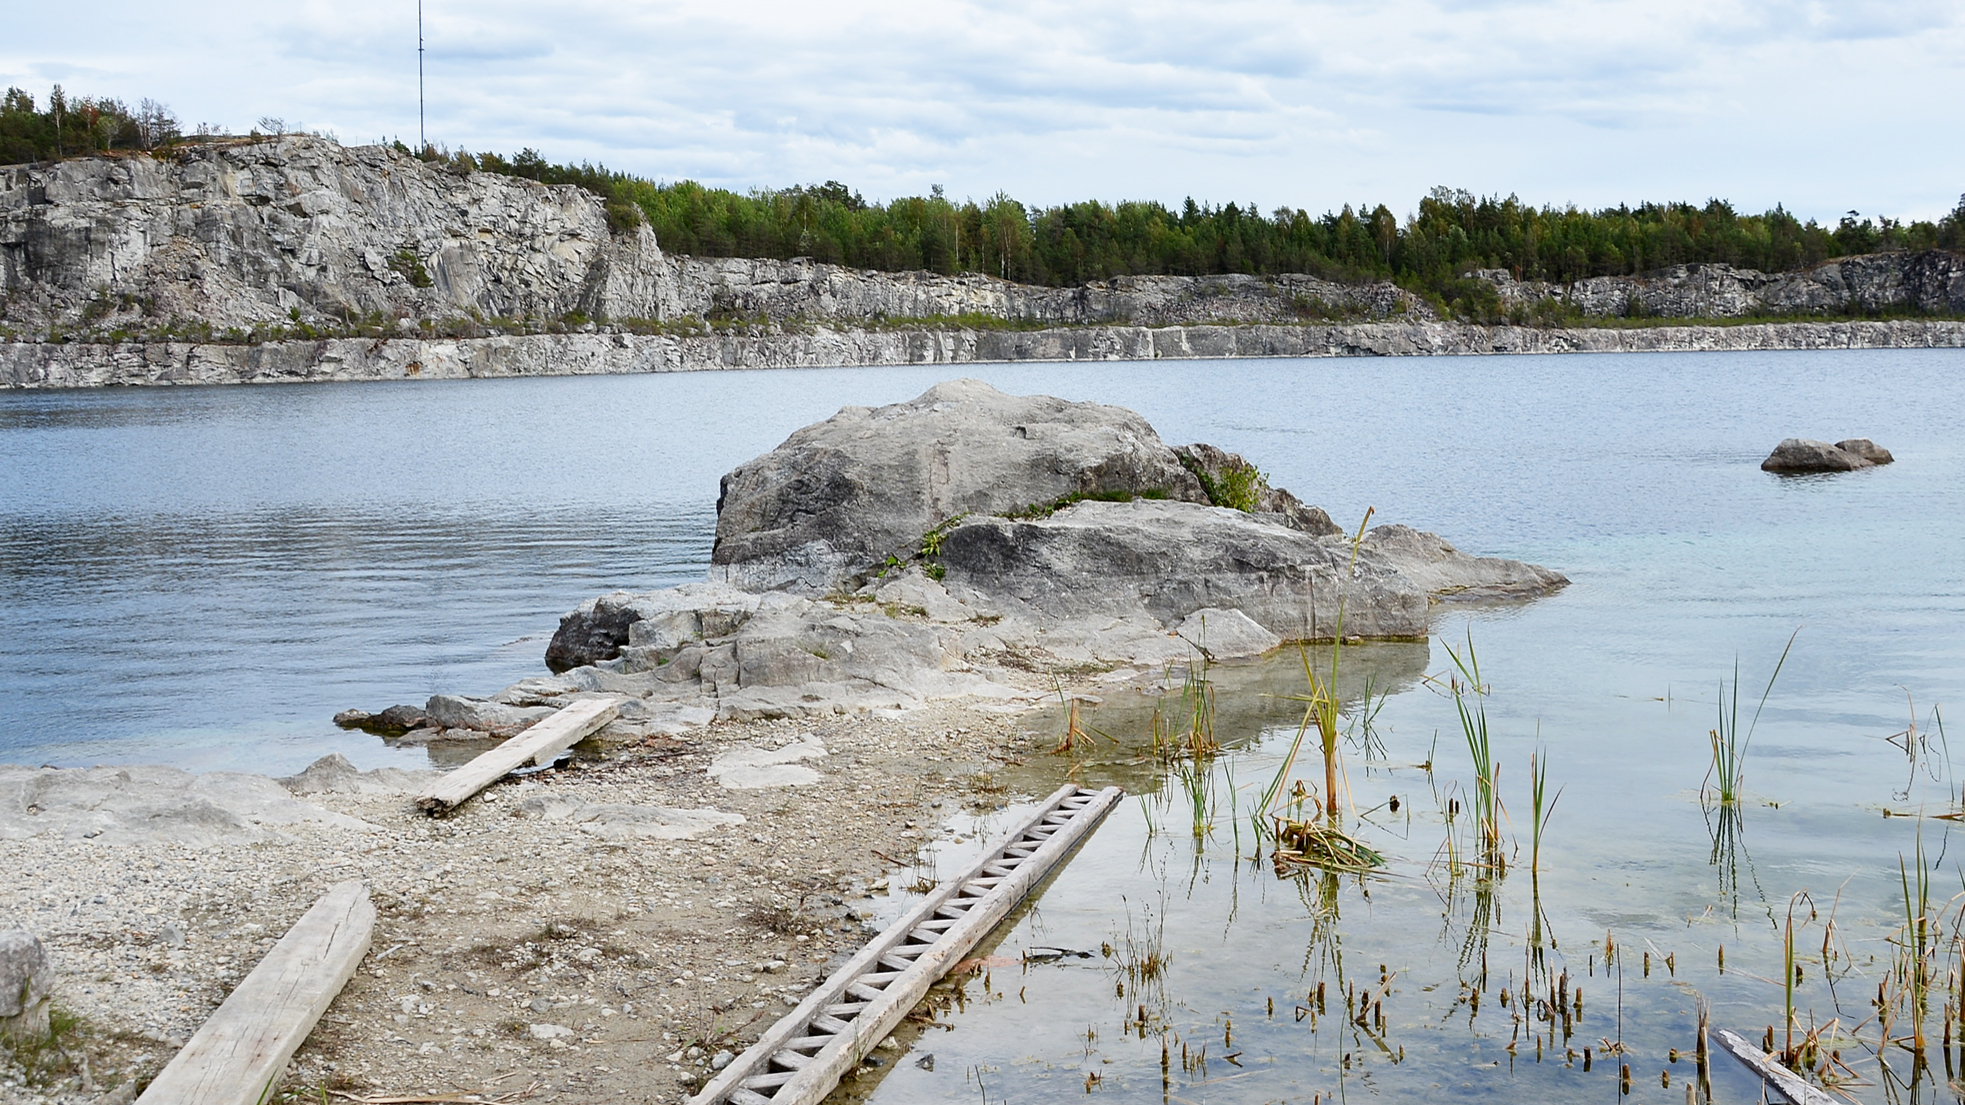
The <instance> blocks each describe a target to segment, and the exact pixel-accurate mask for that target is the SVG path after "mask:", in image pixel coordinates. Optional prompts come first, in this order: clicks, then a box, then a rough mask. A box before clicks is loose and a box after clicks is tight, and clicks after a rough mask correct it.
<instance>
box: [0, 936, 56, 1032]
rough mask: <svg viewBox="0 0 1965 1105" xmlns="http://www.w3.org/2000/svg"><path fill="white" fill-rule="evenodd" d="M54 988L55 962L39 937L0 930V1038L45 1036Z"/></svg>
mask: <svg viewBox="0 0 1965 1105" xmlns="http://www.w3.org/2000/svg"><path fill="white" fill-rule="evenodd" d="M54 992H55V966H54V963H53V962H52V961H51V960H49V958H48V951H47V949H46V948H44V947H42V946H41V940H40V938H39V937H37V936H35V935H34V934H33V933H31V932H28V931H27V930H26V929H4V930H0V1041H4V1042H6V1043H10V1044H22V1043H25V1044H33V1043H38V1042H40V1041H42V1040H45V1039H47V1038H48V1014H49V1012H50V1008H49V1007H50V1005H51V1004H52V1002H53V1000H54Z"/></svg>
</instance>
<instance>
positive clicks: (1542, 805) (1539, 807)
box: [1528, 749, 1562, 897]
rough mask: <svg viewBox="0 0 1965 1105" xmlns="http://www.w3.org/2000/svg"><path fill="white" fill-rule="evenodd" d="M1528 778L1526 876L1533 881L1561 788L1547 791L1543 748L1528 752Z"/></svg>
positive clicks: (1547, 777)
mask: <svg viewBox="0 0 1965 1105" xmlns="http://www.w3.org/2000/svg"><path fill="white" fill-rule="evenodd" d="M1528 779H1529V788H1530V789H1529V845H1528V877H1529V880H1530V881H1531V882H1532V881H1535V879H1536V878H1537V876H1538V875H1540V874H1541V870H1542V837H1543V834H1544V833H1546V832H1547V830H1548V827H1549V815H1550V814H1551V813H1554V812H1555V808H1556V801H1557V800H1558V799H1560V798H1561V797H1562V788H1561V787H1558V788H1556V792H1555V793H1554V794H1550V793H1549V755H1548V752H1547V750H1546V749H1545V750H1544V751H1543V752H1541V753H1540V754H1539V755H1538V754H1535V753H1530V755H1529V757H1528ZM1537 893H1538V897H1539V893H1540V892H1539V890H1538V892H1537Z"/></svg>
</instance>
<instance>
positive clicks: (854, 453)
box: [710, 380, 1208, 594]
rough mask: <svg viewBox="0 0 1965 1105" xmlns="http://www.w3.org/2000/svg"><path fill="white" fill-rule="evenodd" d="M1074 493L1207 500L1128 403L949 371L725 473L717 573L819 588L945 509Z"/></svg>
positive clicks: (750, 583)
mask: <svg viewBox="0 0 1965 1105" xmlns="http://www.w3.org/2000/svg"><path fill="white" fill-rule="evenodd" d="M1071 496H1113V497H1124V496H1151V497H1160V498H1167V499H1176V500H1181V501H1185V502H1192V503H1205V502H1207V501H1208V499H1207V495H1206V493H1205V492H1203V490H1202V489H1201V484H1200V481H1199V480H1197V479H1195V477H1194V475H1193V473H1191V472H1189V471H1188V470H1187V469H1186V468H1185V467H1184V466H1183V465H1182V464H1181V462H1180V459H1179V458H1178V457H1177V456H1175V455H1174V452H1173V450H1171V449H1169V448H1167V446H1166V445H1165V444H1164V443H1162V442H1161V440H1160V435H1159V434H1157V433H1155V432H1154V431H1153V427H1152V426H1151V425H1149V424H1148V423H1147V421H1146V420H1145V419H1144V418H1141V417H1140V416H1139V415H1137V414H1134V413H1133V412H1131V411H1128V410H1123V409H1121V408H1118V407H1109V406H1104V405H1101V404H1098V403H1073V402H1068V401H1066V400H1063V399H1054V398H1051V397H1049V396H1041V395H1040V396H1013V395H1005V394H1003V393H1002V392H1000V391H997V390H996V389H995V388H993V387H990V386H989V385H988V384H985V383H982V382H981V381H978V380H954V381H950V382H948V383H943V384H937V385H936V386H934V387H932V388H930V389H928V391H927V392H925V393H924V394H922V395H921V397H920V398H918V399H913V400H910V401H908V402H905V403H895V404H893V405H891V406H886V407H879V408H875V409H869V408H866V407H847V408H846V409H845V410H842V411H840V412H839V413H838V414H836V415H834V416H833V417H831V418H829V419H827V420H826V421H824V422H820V423H817V424H815V425H811V426H807V427H805V428H804V429H802V430H800V431H798V432H797V433H795V434H793V435H792V436H791V437H790V438H789V439H788V440H786V442H785V443H784V444H783V445H780V446H779V447H778V448H776V449H773V450H772V451H771V452H769V453H766V454H765V455H763V456H761V457H758V458H757V459H756V460H753V461H751V462H749V463H748V464H745V465H742V466H741V467H739V468H738V469H736V470H735V471H733V472H731V473H730V474H729V475H727V476H725V477H723V485H722V493H721V495H720V496H719V497H718V499H717V523H716V546H715V548H714V550H713V551H712V552H711V554H710V563H711V564H712V566H713V567H712V572H713V573H714V575H713V578H715V579H717V580H719V581H721V582H725V583H730V584H733V585H736V586H738V587H742V588H745V589H747V590H754V591H761V590H772V589H786V590H792V591H797V592H801V593H805V594H824V593H826V592H828V591H832V590H835V589H839V588H841V587H842V586H848V585H850V586H857V585H858V584H859V583H860V582H863V580H864V577H865V576H867V575H868V574H869V573H870V572H872V571H874V570H876V569H878V568H879V567H880V566H881V565H883V564H885V563H886V562H887V559H888V558H889V557H893V558H895V559H896V560H904V559H908V558H911V557H915V556H918V555H919V554H920V552H921V551H922V549H923V546H924V544H926V543H931V542H932V541H933V537H932V536H931V531H933V530H935V529H936V528H937V527H941V526H944V525H946V524H947V523H948V522H949V520H950V519H953V518H957V517H961V516H971V517H980V516H986V515H994V514H1004V513H1009V512H1013V511H1022V510H1029V509H1031V508H1033V507H1036V508H1039V509H1043V508H1048V507H1049V506H1051V505H1053V504H1055V503H1056V502H1057V501H1058V500H1060V499H1065V498H1068V497H1071ZM849 589H850V588H849Z"/></svg>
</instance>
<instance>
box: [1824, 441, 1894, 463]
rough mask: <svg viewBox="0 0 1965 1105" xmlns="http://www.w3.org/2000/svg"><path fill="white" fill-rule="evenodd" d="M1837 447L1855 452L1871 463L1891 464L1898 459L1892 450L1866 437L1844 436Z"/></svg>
mask: <svg viewBox="0 0 1965 1105" xmlns="http://www.w3.org/2000/svg"><path fill="white" fill-rule="evenodd" d="M1835 447H1836V448H1838V449H1840V450H1842V451H1843V452H1845V453H1853V454H1854V455H1856V456H1859V457H1861V458H1863V459H1864V460H1866V461H1869V462H1870V463H1871V464H1889V463H1890V462H1891V461H1893V460H1896V459H1897V458H1896V457H1893V456H1891V455H1890V450H1888V449H1885V448H1884V447H1883V446H1881V445H1878V444H1877V443H1876V442H1874V441H1871V440H1870V439H1869V438H1866V437H1851V438H1844V439H1843V440H1841V441H1838V442H1836V443H1835Z"/></svg>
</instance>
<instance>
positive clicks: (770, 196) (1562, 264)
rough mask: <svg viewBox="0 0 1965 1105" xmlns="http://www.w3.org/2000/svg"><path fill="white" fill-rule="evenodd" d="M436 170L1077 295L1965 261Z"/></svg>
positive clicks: (685, 231) (718, 252) (1765, 224)
mask: <svg viewBox="0 0 1965 1105" xmlns="http://www.w3.org/2000/svg"><path fill="white" fill-rule="evenodd" d="M205 129H206V128H202V127H201V128H200V132H201V134H200V137H204V136H205V135H204V134H203V132H204V131H205ZM283 129H284V127H283V124H281V122H280V121H279V120H261V130H262V131H267V132H269V133H277V132H279V131H281V130H283ZM255 133H259V131H256V132H255ZM182 137H183V136H182V134H181V132H180V128H179V124H178V121H177V119H176V118H175V117H174V116H173V115H172V114H171V112H170V110H169V109H168V108H166V107H164V106H163V105H161V104H158V103H155V102H153V101H150V100H144V101H142V102H141V103H140V104H139V105H138V107H137V108H136V109H135V110H131V109H130V108H128V107H126V106H125V105H124V104H122V103H121V102H120V101H117V100H113V99H107V98H90V97H67V96H64V95H63V93H62V91H61V89H60V88H59V86H57V87H56V89H55V90H54V92H53V94H52V95H51V96H50V97H49V101H48V103H47V104H46V106H45V107H43V106H40V105H37V104H36V102H35V100H34V97H32V96H30V95H28V94H27V93H26V92H23V91H21V90H20V89H18V88H10V89H8V90H7V94H6V98H5V100H4V102H0V163H19V162H25V161H40V160H47V159H49V158H51V157H59V156H67V155H76V154H89V153H96V152H101V151H105V150H123V149H159V148H168V147H170V146H171V145H172V144H173V143H175V142H177V141H180V140H181V139H182ZM398 147H399V148H401V149H402V150H403V151H404V152H406V153H407V152H410V151H409V150H408V147H404V146H401V145H400V143H399V144H398ZM421 156H422V157H423V158H424V159H425V160H429V161H435V162H442V163H445V164H448V165H450V166H451V167H452V168H455V169H458V170H463V171H471V170H484V171H489V172H495V173H504V174H507V175H511V176H520V177H527V178H530V179H532V180H538V181H542V182H545V183H550V184H575V185H579V186H581V187H583V188H586V189H588V190H589V191H592V192H594V193H595V194H597V195H598V196H600V197H601V199H602V201H603V202H604V204H605V207H606V210H607V215H608V219H609V221H610V222H611V223H613V224H614V225H615V227H616V228H617V229H618V228H626V227H629V226H632V225H635V224H639V223H643V222H645V223H647V224H649V225H650V226H651V227H652V228H653V229H654V231H655V235H656V238H657V240H658V241H660V242H661V244H662V246H663V248H665V249H668V250H671V251H674V252H677V253H686V254H695V255H699V256H707V257H772V258H778V259H788V258H792V257H810V258H813V259H814V260H818V261H824V262H830V263H833V264H840V265H848V266H852V267H855V268H865V269H879V270H884V271H889V272H904V271H910V270H917V269H925V270H927V271H929V272H936V273H943V274H954V273H958V272H985V273H989V274H991V275H993V276H1000V277H1004V278H1006V279H1010V280H1017V281H1021V282H1024V283H1030V284H1045V285H1052V286H1066V287H1068V286H1071V285H1076V284H1081V283H1084V282H1086V281H1088V280H1101V279H1106V278H1109V277H1114V276H1126V275H1149V274H1174V275H1186V276H1208V275H1216V274H1221V273H1248V274H1251V275H1258V276H1266V275H1273V274H1277V273H1291V272H1300V273H1309V274H1312V275H1317V276H1323V277H1326V278H1329V279H1335V280H1343V281H1347V282H1358V281H1366V280H1378V279H1390V280H1393V281H1396V282H1397V283H1399V284H1400V285H1402V286H1404V287H1407V288H1409V289H1411V290H1413V291H1416V292H1421V293H1424V294H1428V295H1430V296H1433V297H1436V298H1437V299H1439V300H1441V301H1442V302H1444V303H1447V304H1453V303H1455V302H1456V301H1458V300H1459V299H1461V298H1462V297H1463V296H1464V295H1475V294H1480V292H1481V290H1482V289H1481V288H1480V287H1477V286H1476V285H1477V284H1478V283H1479V282H1475V281H1469V280H1467V279H1466V277H1467V274H1468V273H1470V272H1471V271H1472V270H1474V269H1506V270H1508V271H1509V272H1511V273H1513V274H1514V276H1515V277H1516V279H1519V280H1550V281H1556V282H1559V283H1567V282H1570V281H1574V280H1579V279H1583V278H1586V277H1591V276H1615V275H1624V274H1633V273H1641V272H1646V271H1649V270H1652V269H1657V268H1662V267H1664V266H1667V265H1675V264H1688V263H1699V262H1707V263H1710V262H1721V263H1725V264H1729V265H1737V266H1739V267H1741V268H1751V269H1759V270H1761V271H1763V272H1789V271H1794V270H1796V269H1802V268H1807V267H1809V266H1811V265H1815V264H1819V263H1820V262H1822V261H1825V260H1829V259H1831V258H1834V257H1842V256H1848V255H1851V254H1860V253H1874V252H1879V251H1884V250H1899V249H1910V250H1917V249H1930V248H1941V249H1953V250H1965V196H1961V197H1960V200H1959V205H1958V207H1957V208H1956V209H1954V210H1953V211H1952V212H1951V213H1950V214H1949V215H1947V216H1945V217H1944V218H1942V219H1939V220H1937V221H1936V222H1929V221H1911V222H1903V221H1898V220H1894V219H1890V218H1876V217H1864V216H1862V215H1860V214H1858V213H1857V212H1854V211H1852V212H1850V213H1849V214H1848V215H1846V216H1844V217H1843V218H1842V219H1841V220H1839V221H1838V222H1837V223H1836V224H1835V225H1834V226H1824V225H1822V224H1820V223H1818V222H1816V221H1814V220H1812V219H1810V220H1806V221H1804V220H1802V219H1798V218H1796V217H1795V216H1794V215H1792V214H1789V213H1788V212H1787V211H1786V210H1784V209H1782V208H1781V207H1778V206H1777V207H1775V208H1774V209H1773V210H1771V211H1767V212H1764V213H1761V214H1742V213H1740V212H1738V211H1735V210H1734V209H1733V207H1732V205H1731V204H1729V203H1726V202H1725V201H1723V200H1711V201H1708V202H1706V203H1705V204H1692V203H1647V204H1642V205H1639V206H1636V207H1630V206H1619V207H1608V208H1603V209H1600V210H1596V211H1584V210H1579V209H1577V208H1574V207H1553V206H1546V207H1536V206H1534V205H1532V204H1526V203H1523V202H1521V201H1520V200H1519V199H1517V198H1516V197H1514V196H1508V197H1506V198H1501V197H1498V196H1476V195H1473V194H1472V193H1469V192H1465V191H1456V190H1452V189H1447V188H1435V189H1434V190H1433V191H1432V192H1430V193H1429V194H1427V195H1426V196H1425V197H1423V198H1422V199H1420V201H1419V204H1418V208H1417V210H1416V211H1413V212H1411V213H1410V214H1408V215H1407V216H1406V217H1405V218H1403V219H1401V218H1400V217H1399V216H1398V215H1396V214H1394V212H1393V211H1392V209H1391V208H1389V207H1387V206H1386V205H1385V204H1383V203H1372V204H1357V205H1349V204H1347V205H1345V206H1344V207H1343V208H1342V209H1341V210H1339V211H1335V212H1331V211H1326V212H1324V213H1323V214H1321V215H1318V214H1312V213H1310V212H1309V211H1304V210H1298V209H1295V208H1291V207H1278V208H1276V209H1274V210H1272V211H1269V212H1267V213H1264V212H1263V211H1261V210H1260V209H1258V208H1257V207H1256V206H1255V205H1254V204H1247V205H1244V204H1240V203H1226V204H1220V205H1214V204H1205V203H1196V202H1195V201H1193V200H1192V199H1189V200H1188V201H1187V202H1186V203H1184V204H1182V205H1181V206H1180V207H1179V209H1177V210H1176V209H1174V208H1170V207H1168V206H1166V205H1164V204H1161V203H1159V202H1157V201H1152V200H1146V201H1124V202H1119V203H1106V202H1103V201H1099V200H1086V201H1083V202H1080V203H1070V204H1062V205H1059V206H1054V207H1044V206H1027V205H1025V204H1023V203H1020V202H1019V201H1017V200H1016V199H1013V198H1012V197H1010V196H1008V195H1005V194H1003V193H1001V192H999V193H997V194H996V195H994V196H991V197H989V198H988V199H986V200H983V201H980V202H978V201H976V200H962V201H957V200H953V199H950V198H948V197H947V196H945V195H944V194H943V193H942V189H941V188H940V187H939V186H937V187H936V188H934V189H933V190H932V191H931V192H930V193H929V194H928V195H926V196H908V197H903V198H900V199H895V200H891V201H889V202H887V203H884V204H883V203H874V202H868V201H867V200H866V199H864V198H863V197H862V196H861V195H860V194H859V193H858V192H856V191H854V190H852V189H851V188H849V187H847V186H845V185H843V184H840V183H839V182H837V181H827V182H825V183H824V184H815V185H801V186H795V187H790V188H782V189H760V190H754V191H749V192H733V191H730V190H728V189H724V188H709V187H705V186H703V185H701V184H698V183H696V182H694V181H688V180H684V181H679V182H676V183H672V184H663V183H657V182H654V181H650V180H647V179H644V178H641V177H637V176H633V175H631V174H627V173H620V172H613V171H610V170H608V169H607V168H605V167H602V166H595V165H587V164H582V165H570V164H568V165H560V164H553V163H551V162H549V161H547V160H546V159H545V158H543V157H541V156H540V155H539V154H538V153H537V152H536V151H534V150H530V149H527V150H524V151H522V152H520V153H519V154H518V155H516V156H513V157H505V156H501V155H499V154H495V153H479V154H472V153H468V152H462V151H459V152H454V153H453V152H448V151H444V150H440V149H437V148H434V147H432V148H427V149H425V150H424V151H423V152H422V154H421Z"/></svg>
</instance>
